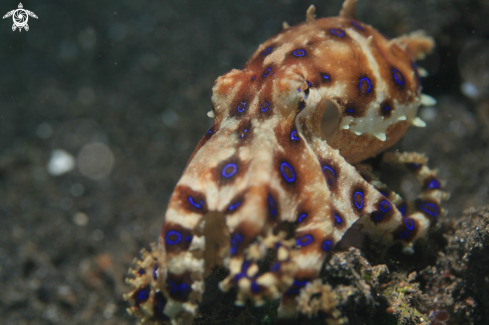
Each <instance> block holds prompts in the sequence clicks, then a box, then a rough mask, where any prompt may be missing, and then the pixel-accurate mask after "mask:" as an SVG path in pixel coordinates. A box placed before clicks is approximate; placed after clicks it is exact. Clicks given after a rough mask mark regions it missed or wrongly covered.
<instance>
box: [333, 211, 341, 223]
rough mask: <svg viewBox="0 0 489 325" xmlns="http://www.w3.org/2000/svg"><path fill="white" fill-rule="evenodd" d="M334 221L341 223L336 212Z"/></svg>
mask: <svg viewBox="0 0 489 325" xmlns="http://www.w3.org/2000/svg"><path fill="white" fill-rule="evenodd" d="M334 222H335V223H337V224H340V223H342V221H341V218H340V217H339V216H338V215H337V214H336V213H335V214H334Z"/></svg>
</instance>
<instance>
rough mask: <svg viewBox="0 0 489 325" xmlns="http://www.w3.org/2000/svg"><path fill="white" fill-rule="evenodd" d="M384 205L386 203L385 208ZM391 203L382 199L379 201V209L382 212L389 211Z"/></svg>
mask: <svg viewBox="0 0 489 325" xmlns="http://www.w3.org/2000/svg"><path fill="white" fill-rule="evenodd" d="M384 205H387V208H385V207H384ZM391 208H392V207H391V204H390V203H389V202H388V201H385V200H384V201H382V202H380V210H381V211H382V212H389V211H390V210H391Z"/></svg>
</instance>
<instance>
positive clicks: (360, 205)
mask: <svg viewBox="0 0 489 325" xmlns="http://www.w3.org/2000/svg"><path fill="white" fill-rule="evenodd" d="M358 195H359V196H360V197H361V199H362V200H361V202H360V203H358V200H357V196H358ZM353 201H355V206H356V207H357V209H359V210H360V209H361V208H363V193H362V192H360V191H357V192H355V194H353Z"/></svg>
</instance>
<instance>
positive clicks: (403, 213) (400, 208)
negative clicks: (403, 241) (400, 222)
mask: <svg viewBox="0 0 489 325" xmlns="http://www.w3.org/2000/svg"><path fill="white" fill-rule="evenodd" d="M398 210H399V212H401V215H402V216H403V217H404V216H405V215H406V207H405V206H402V207H399V208H398Z"/></svg>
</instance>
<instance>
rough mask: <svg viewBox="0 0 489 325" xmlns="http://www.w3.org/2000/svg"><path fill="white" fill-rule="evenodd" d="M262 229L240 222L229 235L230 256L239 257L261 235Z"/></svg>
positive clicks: (250, 223)
mask: <svg viewBox="0 0 489 325" xmlns="http://www.w3.org/2000/svg"><path fill="white" fill-rule="evenodd" d="M261 231H262V229H258V228H257V226H256V225H255V224H254V223H252V222H248V221H243V222H241V223H240V224H239V225H238V226H237V227H236V229H235V230H234V231H233V232H232V233H231V235H230V237H231V247H230V250H231V256H240V255H242V254H243V253H244V251H245V249H247V248H248V246H249V245H250V244H251V243H252V242H253V241H254V240H255V239H256V238H257V237H258V236H259V235H260V234H261Z"/></svg>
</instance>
